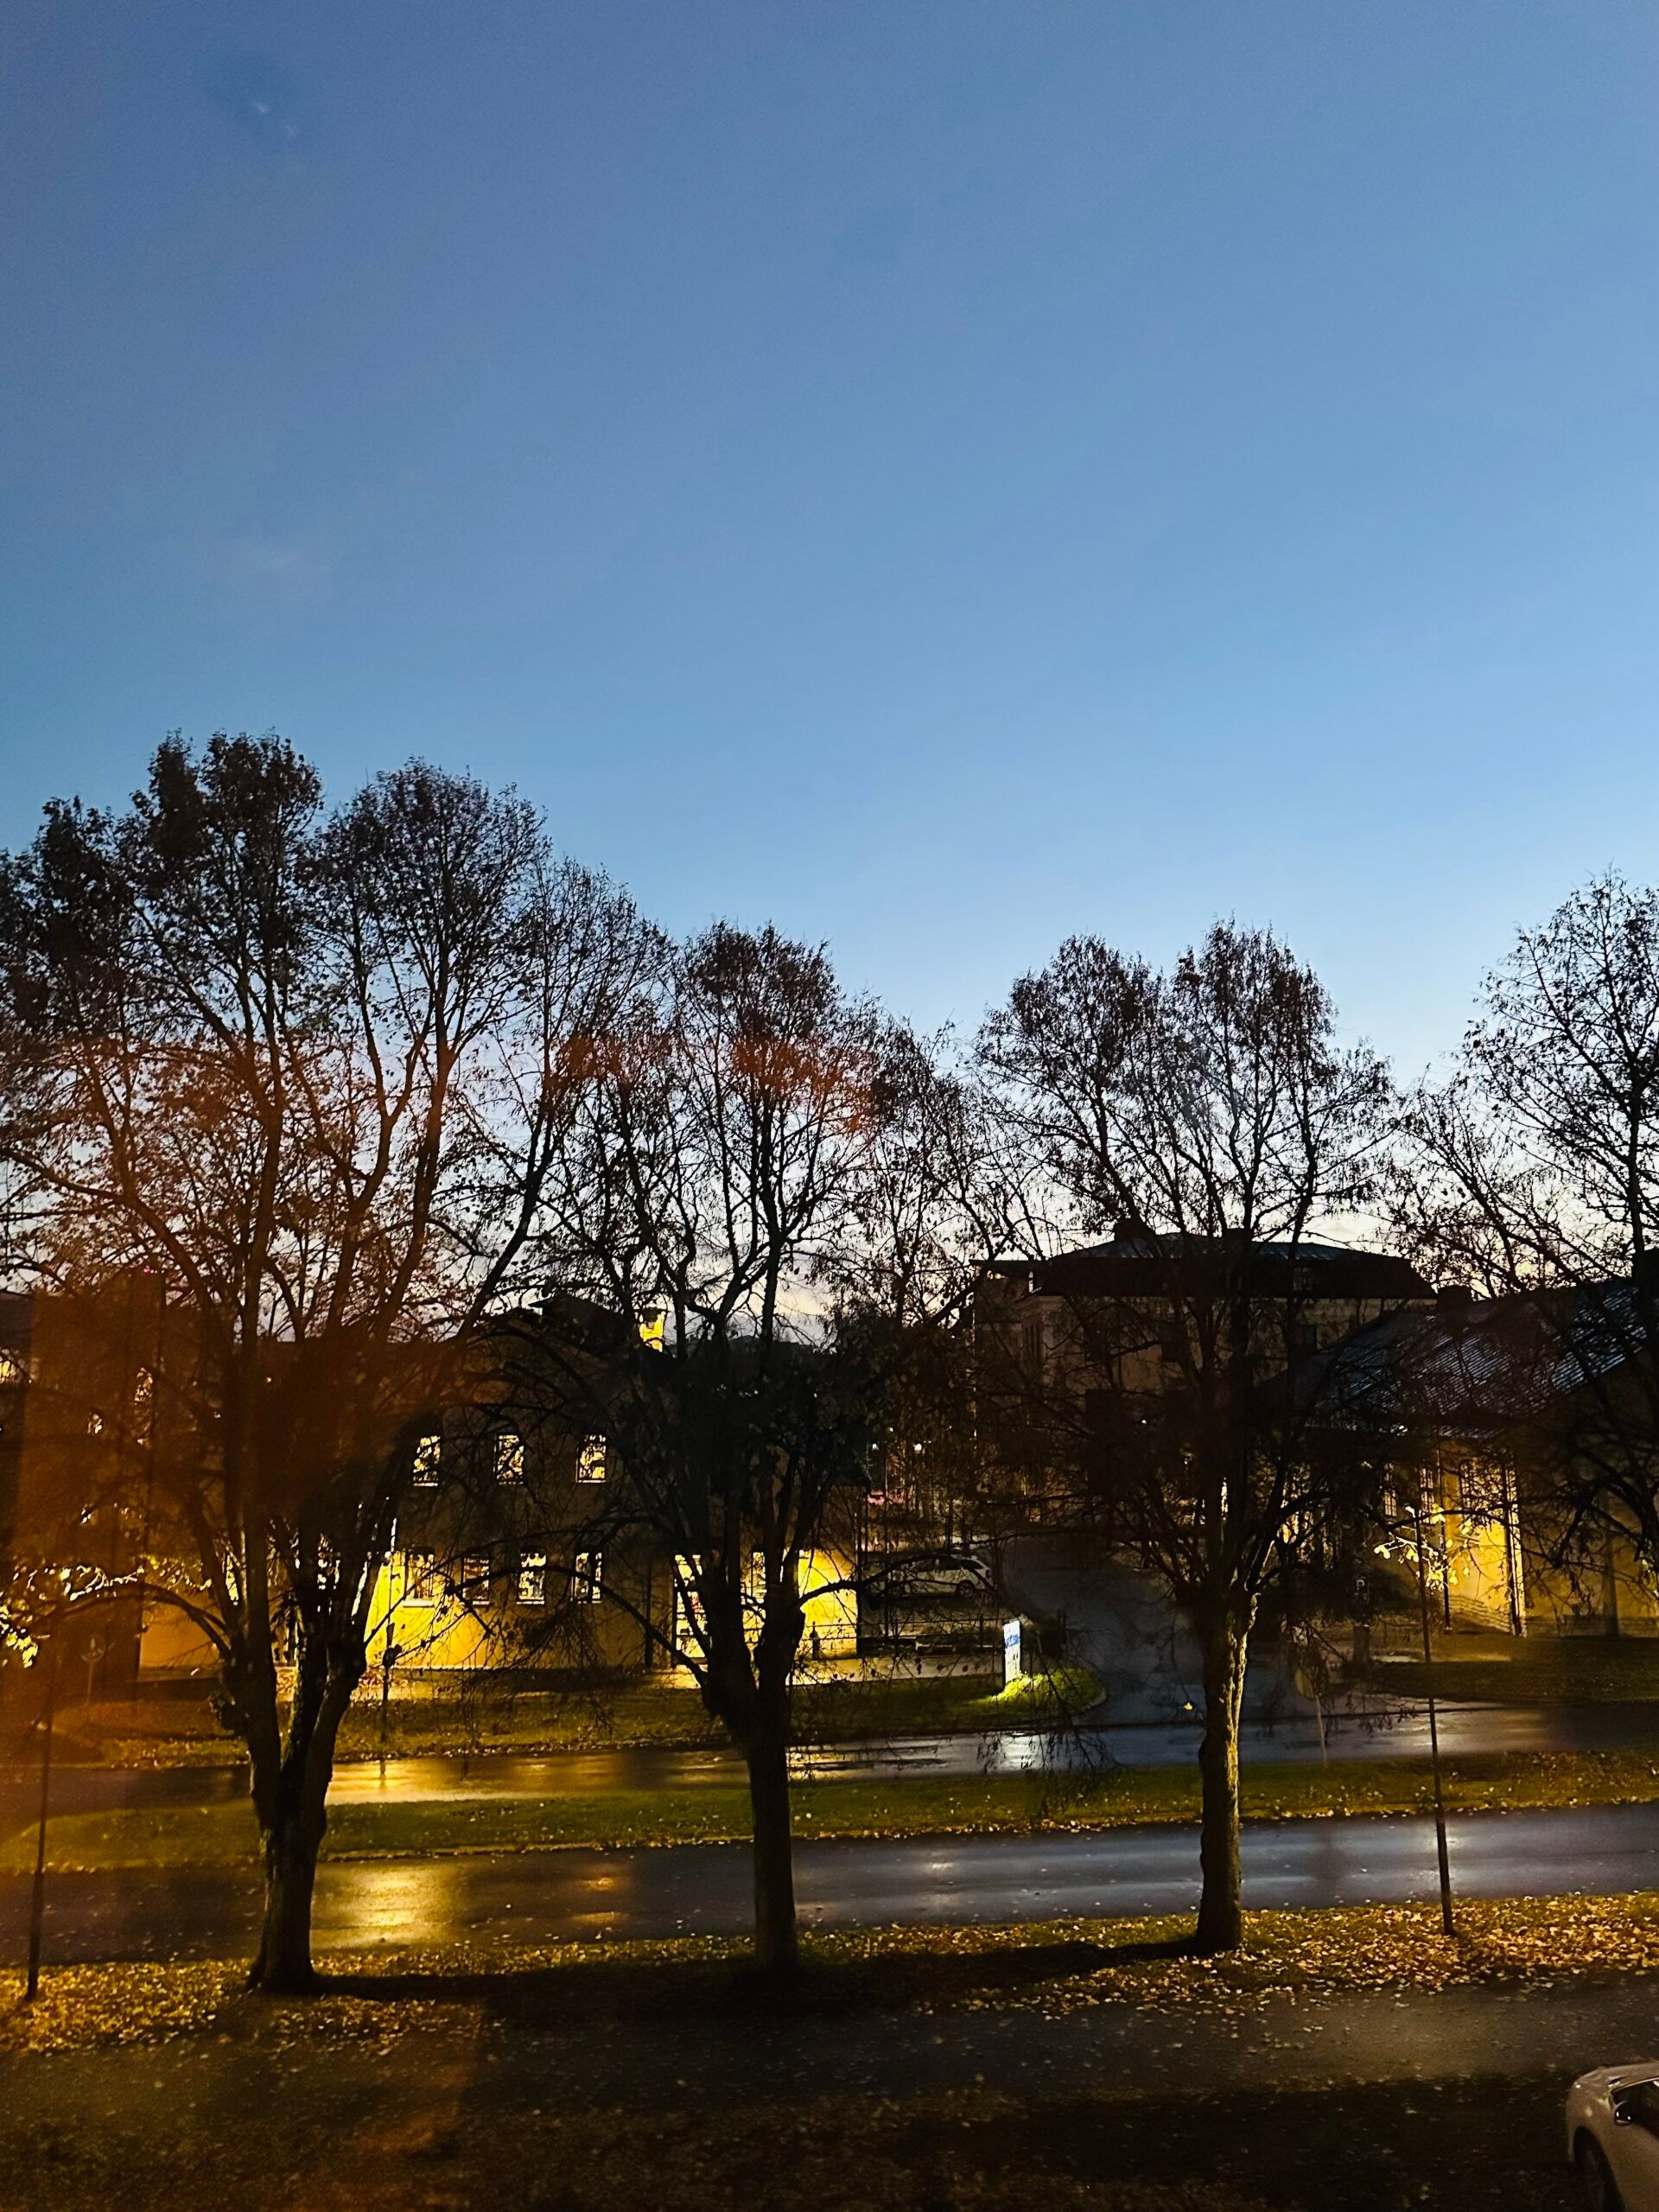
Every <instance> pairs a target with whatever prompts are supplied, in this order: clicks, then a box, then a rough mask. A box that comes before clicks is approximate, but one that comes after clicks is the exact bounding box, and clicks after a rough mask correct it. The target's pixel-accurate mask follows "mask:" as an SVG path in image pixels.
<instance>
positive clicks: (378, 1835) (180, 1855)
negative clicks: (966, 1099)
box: [0, 1751, 1659, 1874]
mask: <svg viewBox="0 0 1659 2212" xmlns="http://www.w3.org/2000/svg"><path fill="white" fill-rule="evenodd" d="M1446 1786H1447V1802H1448V1803H1449V1804H1450V1806H1451V1807H1452V1809H1453V1810H1454V1811H1463V1812H1470V1811H1482V1810H1498V1809H1508V1810H1514V1809H1517V1808H1522V1807H1541V1806H1552V1805H1587V1804H1599V1805H1611V1804H1629V1803H1644V1802H1648V1801H1649V1800H1651V1799H1652V1798H1654V1797H1656V1796H1659V1766H1656V1764H1655V1762H1654V1760H1653V1759H1652V1758H1650V1757H1648V1756H1646V1755H1643V1754H1640V1753H1637V1752H1634V1751H1596V1752H1522V1751H1516V1752H1494V1753H1488V1754H1484V1755H1480V1756H1471V1757H1469V1758H1460V1759H1453V1760H1450V1761H1448V1762H1447V1764H1446ZM795 1802H796V1822H797V1827H798V1833H799V1834H801V1835H803V1836H819V1837H832V1836H842V1837H848V1836H867V1837H879V1836H880V1837H895V1836H907V1835H957V1834H995V1833H999V1832H1029V1831H1031V1830H1033V1829H1049V1830H1057V1831H1059V1830H1082V1829H1090V1828H1104V1827H1128V1826H1138V1825H1145V1824H1147V1823H1152V1822H1158V1821H1190V1820H1192V1819H1195V1818H1196V1816H1197V1813H1198V1778H1197V1777H1196V1775H1195V1774H1193V1773H1192V1771H1191V1770H1189V1769H1186V1768H1184V1767H1183V1768H1174V1769H1166V1770H1165V1769H1128V1770H1123V1771H1122V1772H1120V1773H1116V1774H1112V1775H1103V1776H1084V1777H1067V1776H1063V1775H1062V1776H1052V1777H1046V1776H1042V1775H1032V1776H1024V1775H1008V1776H985V1777H978V1776H976V1777H967V1778H963V1779H956V1780H951V1779H939V1778H926V1777H918V1778H912V1779H907V1780H906V1781H903V1782H888V1781H842V1780H838V1781H831V1782H817V1783H808V1784H804V1785H802V1786H801V1787H800V1788H799V1789H798V1791H797V1793H796V1801H795ZM1429 1803H1430V1782H1429V1771H1428V1767H1427V1762H1424V1761H1419V1760H1407V1759H1400V1760H1392V1761H1386V1762H1383V1761H1379V1762H1376V1763H1364V1762H1356V1763H1354V1764H1340V1763H1338V1764H1332V1765H1331V1766H1329V1767H1316V1766H1283V1767H1261V1768H1257V1769H1256V1770H1255V1771H1254V1772H1249V1773H1247V1775H1246V1777H1245V1780H1244V1785H1243V1809H1244V1816H1245V1818H1246V1819H1247V1820H1291V1819H1305V1818H1339V1817H1342V1816H1344V1815H1354V1814H1361V1813H1371V1814H1413V1813H1421V1812H1423V1811H1425V1810H1426V1809H1427V1807H1428V1805H1429ZM747 1834H748V1800H747V1795H746V1793H745V1792H744V1790H743V1789H741V1787H727V1786H725V1785H723V1784H721V1785H710V1786H708V1787H702V1788H697V1789H680V1790H662V1791H644V1790H632V1791H629V1790H616V1791H607V1792H606V1793H604V1794H602V1795H594V1796H570V1797H550V1798H536V1799H524V1798H495V1799H489V1798H486V1799H480V1800H472V1801H467V1802H436V1803H429V1804H419V1803H416V1804H399V1803H391V1804H385V1805H376V1804H362V1803H343V1804H340V1805H337V1806H336V1807H335V1808H334V1811H333V1812H332V1814H331V1815H330V1818H329V1829H328V1837H327V1843H326V1845H325V1850H326V1852H327V1853H328V1855H330V1856H332V1857H334V1858H362V1857H382V1856H385V1857H425V1856H430V1855H434V1854H438V1853H445V1852H455V1851H536V1850H550V1849H556V1848H558V1847H563V1846H569V1845H573V1844H586V1845H593V1846H599V1847H606V1848H609V1847H624V1846H637V1845H664V1844H676V1843H722V1842H731V1841H737V1840H742V1839H743V1838H745V1837H747ZM48 1852H49V1857H50V1863H51V1864H52V1866H54V1868H56V1869H58V1870H60V1871H70V1870H75V1869H87V1870H90V1869H105V1868H117V1867H144V1866H232V1865H244V1864H246V1863H248V1862H249V1861H250V1860H251V1858H252V1856H253V1853H254V1830H253V1821H252V1815H251V1810H250V1809H249V1808H248V1806H247V1805H246V1804H245V1802H240V1801H238V1802H233V1803H229V1804H221V1805H213V1806H204V1807H171V1806H169V1807H159V1808H138V1809H130V1810H124V1811H118V1812H109V1813H74V1814H67V1815H62V1816H60V1818H58V1819H57V1820H54V1821H53V1823H52V1825H51V1828H50V1830H49V1832H48ZM33 1853H34V1840H33V1835H32V1832H31V1831H30V1830H29V1828H28V1827H25V1826H22V1825H21V1824H20V1825H19V1826H17V1827H15V1828H14V1829H13V1831H12V1833H10V1834H9V1835H7V1836H5V1837H4V1838H3V1839H0V1872H5V1873H13V1874H16V1873H21V1872H24V1871H25V1870H26V1869H27V1868H28V1867H29V1866H31V1865H32V1864H33Z"/></svg>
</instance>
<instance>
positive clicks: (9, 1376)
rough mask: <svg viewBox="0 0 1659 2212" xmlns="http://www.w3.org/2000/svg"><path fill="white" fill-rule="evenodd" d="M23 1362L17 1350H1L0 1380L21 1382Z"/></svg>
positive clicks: (2, 1381) (0, 1381) (1, 1381)
mask: <svg viewBox="0 0 1659 2212" xmlns="http://www.w3.org/2000/svg"><path fill="white" fill-rule="evenodd" d="M23 1373H24V1369H23V1363H22V1359H21V1358H20V1357H19V1356H18V1355H17V1353H16V1352H15V1351H0V1383H21V1382H22V1379H23Z"/></svg>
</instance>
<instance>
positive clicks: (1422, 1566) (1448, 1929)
mask: <svg viewBox="0 0 1659 2212" xmlns="http://www.w3.org/2000/svg"><path fill="white" fill-rule="evenodd" d="M1416 1522H1417V1600H1418V1605H1419V1608H1420V1610H1421V1614H1422V1624H1423V1686H1424V1688H1425V1689H1426V1690H1427V1693H1428V1764H1429V1770H1430V1772H1431V1773H1432V1774H1433V1778H1434V1851H1435V1856H1436V1857H1437V1858H1438V1859H1439V1860H1440V1929H1441V1931H1442V1933H1443V1934H1445V1935H1447V1936H1455V1935H1456V1934H1457V1932H1458V1931H1457V1924H1456V1923H1455V1921H1454V1920H1453V1918H1452V1860H1451V1857H1450V1854H1449V1853H1448V1852H1447V1850H1446V1792H1445V1790H1444V1789H1443V1787H1442V1785H1441V1782H1440V1716H1439V1713H1438V1712H1437V1711H1436V1708H1435V1702H1434V1646H1433V1637H1432V1635H1431V1633H1430V1630H1429V1622H1428V1557H1427V1552H1426V1551H1425V1549H1424V1545H1423V1484H1422V1476H1421V1472H1420V1473H1419V1475H1418V1478H1417V1511H1416Z"/></svg>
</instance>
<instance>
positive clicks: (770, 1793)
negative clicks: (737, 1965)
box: [747, 1727, 800, 1979]
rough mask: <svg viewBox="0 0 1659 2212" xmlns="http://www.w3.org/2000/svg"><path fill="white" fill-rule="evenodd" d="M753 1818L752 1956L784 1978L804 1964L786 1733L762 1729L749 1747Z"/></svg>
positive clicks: (766, 1971)
mask: <svg viewBox="0 0 1659 2212" xmlns="http://www.w3.org/2000/svg"><path fill="white" fill-rule="evenodd" d="M747 1759H748V1769H749V1804H750V1808H751V1811H752V1813H753V1823H754V1845H753V1852H754V1960H755V1964H756V1965H757V1966H758V1967H760V1971H761V1973H762V1974H772V1975H777V1976H778V1977H779V1978H780V1979H782V1978H784V1977H786V1976H788V1975H790V1974H793V1973H794V1971H795V1969H796V1967H797V1966H798V1964H799V1963H800V1949H799V1944H798V1940H797V1931H796V1926H795V1847H794V1838H793V1834H792V1832H791V1822H790V1802H789V1751H788V1745H787V1738H786V1734H785V1731H784V1730H783V1729H781V1728H776V1729H774V1728H771V1727H766V1728H763V1729H762V1730H761V1731H760V1732H759V1734H758V1735H757V1736H756V1737H754V1738H753V1739H752V1740H751V1742H750V1744H749V1746H748V1751H747Z"/></svg>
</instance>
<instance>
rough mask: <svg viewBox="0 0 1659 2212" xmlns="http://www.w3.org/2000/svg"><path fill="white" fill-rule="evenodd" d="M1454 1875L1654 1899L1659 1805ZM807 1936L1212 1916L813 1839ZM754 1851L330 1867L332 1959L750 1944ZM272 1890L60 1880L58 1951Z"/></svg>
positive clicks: (1467, 1825)
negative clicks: (509, 1947)
mask: <svg viewBox="0 0 1659 2212" xmlns="http://www.w3.org/2000/svg"><path fill="white" fill-rule="evenodd" d="M1243 1863H1244V1892H1245V1902H1246V1904H1248V1905H1249V1906H1251V1907H1254V1908H1256V1909H1262V1908H1268V1907H1274V1906H1280V1907H1286V1906H1291V1907H1294V1906H1318V1905H1332V1904H1365V1903H1394V1902H1400V1901H1403V1900H1406V1899H1409V1898H1414V1897H1429V1896H1432V1895H1433V1891H1434V1885H1435V1869H1434V1851H1433V1834H1432V1831H1431V1829H1430V1827H1429V1826H1428V1824H1427V1822H1426V1821H1416V1820H1410V1821H1406V1820H1372V1819H1362V1820H1333V1821H1280V1822H1272V1823H1262V1824H1261V1825H1259V1826H1255V1827H1249V1828H1247V1830H1246V1832H1245V1835H1244V1842H1243ZM1452 1876H1453V1880H1454V1883H1455V1885H1456V1886H1457V1888H1458V1890H1459V1891H1460V1892H1461V1893H1462V1894H1463V1895H1465V1896H1470V1897H1512V1896H1526V1895H1554V1894H1558V1893H1561V1892H1567V1891H1591V1892H1595V1893H1598V1894H1604V1895H1605V1894H1618V1893H1620V1892H1623V1891H1631V1890H1643V1889H1656V1888H1659V1804H1655V1805H1627V1806H1607V1807H1594V1808H1582V1809H1575V1810H1567V1811H1551V1812H1536V1813H1488V1814H1471V1815H1464V1816H1462V1817H1460V1818H1459V1819H1457V1820H1455V1821H1453V1822H1452ZM797 1878H798V1894H799V1898H800V1904H801V1908H802V1915H803V1917H804V1920H805V1921H806V1922H807V1923H809V1924H817V1925H820V1926H823V1927H873V1926H881V1925H885V1924H887V1923H893V1922H909V1923H946V1924H957V1925H961V1924H971V1923H976V1922H979V1921H990V1922H997V1921H1032V1920H1046V1919H1050V1918H1057V1917H1062V1916H1071V1915H1077V1916H1118V1915H1125V1916H1135V1915H1144V1914H1149V1913H1160V1912H1174V1911H1185V1910H1190V1909H1191V1908H1192V1905H1193V1904H1195V1903H1196V1901H1197V1897H1198V1849H1197V1838H1196V1834H1195V1832H1194V1831H1193V1830H1192V1829H1191V1828H1189V1827H1143V1828H1128V1829H1122V1828H1120V1829H1109V1830H1105V1831H1102V1832H1100V1833H1097V1834H1078V1835H1041V1836H1032V1837H1024V1836H1007V1835H1003V1836H963V1837H951V1838H943V1837H931V1838H930V1837H920V1838H916V1839H913V1840H906V1841H902V1842H860V1841H851V1840H849V1841H825V1842H814V1841H811V1840H804V1841H803V1842H802V1843H801V1845H800V1847H799V1850H798V1860H797ZM28 1894H29V1885H28V1883H27V1881H26V1880H24V1879H22V1878H15V1877H14V1878H8V1879H6V1880H3V1881H0V1952H3V1953H4V1954H6V1955H16V1954H17V1953H18V1952H19V1951H20V1950H21V1948H22V1944H23V1941H24V1934H25V1928H26V1921H27V1913H28ZM255 1904H256V1885H255V1884H254V1882H253V1881H252V1880H251V1878H249V1877H248V1876H247V1875H245V1874H243V1873H241V1872H239V1871H238V1870H233V1869H225V1870H200V1871H197V1870H185V1869H180V1870H175V1871H166V1872H144V1873H137V1872H127V1873H108V1874H60V1875H54V1877H53V1878H52V1879H51V1883H50V1887H49V1902H48V1928H47V1944H48V1953H49V1955H51V1956H52V1957H54V1958H55V1959H58V1960H60V1961H71V1960H73V1961H86V1960H93V1959H111V1958H145V1957H152V1958H153V1957H165V1956H175V1955H185V1956H194V1957H207V1958H213V1957H226V1956H234V1955H238V1953H240V1952H241V1951H243V1950H244V1949H245V1948H247V1946H248V1944H249V1943H250V1942H251V1936H252V1931H253V1928H254V1924H255ZM749 1904H750V1899H749V1864H748V1854H747V1850H746V1848H745V1847H742V1846H741V1845H688V1846H676V1847H671V1848H665V1849H661V1850H645V1851H597V1850H587V1849H569V1850H560V1851H550V1852H544V1853H535V1852H531V1853H470V1854H461V1855H454V1856H449V1857H444V1858H439V1859H378V1860H377V1859H359V1860H335V1861H333V1862H330V1863H327V1864H326V1865H325V1866H324V1867H323V1869H322V1871H321V1875H320V1877H319V1881H318V1887H317V1910H316V1928H315V1933H316V1941H317V1945H318V1948H320V1949H321V1950H338V1951H352V1950H357V1951H372V1950H373V1949H375V1948H378V1947H380V1946H385V1945H403V1944H416V1945H425V1944H432V1945H443V1944H449V1943H454V1942H462V1941H467V1940H474V1941H494V1940H500V1939H504V1938H505V1939H507V1940H511V1941H513V1942H531V1943H533V1942H560V1941H567V1940H570V1939H582V1938H587V1939H595V1938H600V1937H603V1936H616V1937H628V1936H672V1935H679V1934H710V1935H718V1934H739V1933H741V1932H742V1931H743V1930H744V1929H746V1927H747V1924H748V1916H749Z"/></svg>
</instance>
